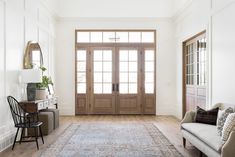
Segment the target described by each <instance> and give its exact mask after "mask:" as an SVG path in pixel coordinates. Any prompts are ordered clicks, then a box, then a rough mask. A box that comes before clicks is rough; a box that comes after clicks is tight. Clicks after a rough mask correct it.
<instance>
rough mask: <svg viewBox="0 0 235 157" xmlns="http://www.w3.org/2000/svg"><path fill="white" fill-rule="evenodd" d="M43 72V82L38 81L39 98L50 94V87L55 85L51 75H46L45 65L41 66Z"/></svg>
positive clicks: (41, 98)
mask: <svg viewBox="0 0 235 157" xmlns="http://www.w3.org/2000/svg"><path fill="white" fill-rule="evenodd" d="M40 70H41V73H42V82H41V83H37V90H36V98H37V99H38V100H43V99H46V98H47V96H48V87H49V85H53V82H52V80H51V78H50V77H48V76H46V75H44V72H45V71H46V70H47V69H46V68H45V67H40Z"/></svg>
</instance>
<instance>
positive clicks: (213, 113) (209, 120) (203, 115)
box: [196, 106, 219, 125]
mask: <svg viewBox="0 0 235 157" xmlns="http://www.w3.org/2000/svg"><path fill="white" fill-rule="evenodd" d="M218 111H219V108H215V109H211V110H208V111H206V110H203V109H202V108H200V107H198V106H197V113H196V122H198V123H205V124H211V125H216V121H217V115H218Z"/></svg>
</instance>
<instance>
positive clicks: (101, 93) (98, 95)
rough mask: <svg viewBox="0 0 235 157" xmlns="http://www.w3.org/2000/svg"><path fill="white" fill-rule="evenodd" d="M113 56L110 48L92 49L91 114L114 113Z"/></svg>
mask: <svg viewBox="0 0 235 157" xmlns="http://www.w3.org/2000/svg"><path fill="white" fill-rule="evenodd" d="M113 54H114V51H113V49H112V48H94V49H92V65H93V66H92V75H93V80H92V89H93V90H92V91H93V92H92V99H93V101H92V113H97V114H112V113H114V112H115V95H114V94H113V92H114V91H113V86H112V85H113V80H114V78H113V75H114V74H113V66H114V65H113V64H114V62H113Z"/></svg>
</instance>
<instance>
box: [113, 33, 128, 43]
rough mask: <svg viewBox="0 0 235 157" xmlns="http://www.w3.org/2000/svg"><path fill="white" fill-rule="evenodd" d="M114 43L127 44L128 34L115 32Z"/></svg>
mask: <svg viewBox="0 0 235 157" xmlns="http://www.w3.org/2000/svg"><path fill="white" fill-rule="evenodd" d="M116 42H117V43H126V42H128V32H116Z"/></svg>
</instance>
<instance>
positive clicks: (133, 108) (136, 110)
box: [118, 94, 141, 114]
mask: <svg viewBox="0 0 235 157" xmlns="http://www.w3.org/2000/svg"><path fill="white" fill-rule="evenodd" d="M138 99H139V98H138V96H136V95H128V94H127V95H119V96H118V111H119V114H141V107H140V101H139V100H138Z"/></svg>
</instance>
